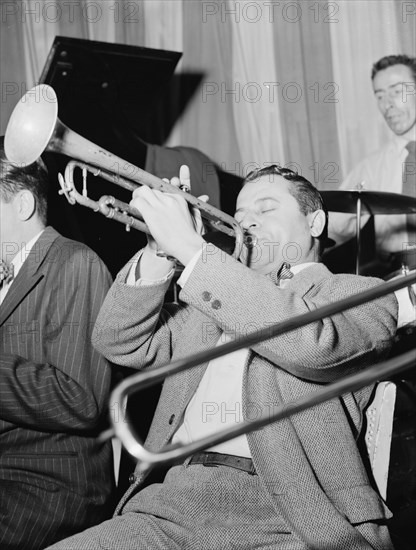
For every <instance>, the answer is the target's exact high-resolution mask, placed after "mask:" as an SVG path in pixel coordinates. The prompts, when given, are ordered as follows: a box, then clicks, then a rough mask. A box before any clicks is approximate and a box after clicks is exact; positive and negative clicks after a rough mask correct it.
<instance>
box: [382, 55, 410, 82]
mask: <svg viewBox="0 0 416 550" xmlns="http://www.w3.org/2000/svg"><path fill="white" fill-rule="evenodd" d="M394 65H406V67H409V69H410V70H411V71H412V75H413V80H414V81H415V82H416V57H409V56H408V55H404V54H400V55H386V56H385V57H382V58H381V59H379V60H378V61H377V62H376V63H374V65H373V68H372V69H371V80H374V77H375V76H376V74H377V73H378V72H379V71H384V69H388V68H389V67H393V66H394Z"/></svg>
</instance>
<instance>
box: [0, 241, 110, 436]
mask: <svg viewBox="0 0 416 550" xmlns="http://www.w3.org/2000/svg"><path fill="white" fill-rule="evenodd" d="M110 284H111V278H110V275H109V273H108V271H107V269H106V268H105V266H104V264H103V263H102V261H101V260H100V259H99V258H98V256H96V255H95V254H94V253H93V252H92V251H91V250H89V249H87V248H86V247H76V248H75V249H74V250H73V251H72V252H71V254H68V255H66V257H65V258H55V259H53V258H52V259H51V258H49V263H47V265H46V266H45V267H44V277H43V279H42V280H41V281H40V283H39V284H38V287H37V288H36V289H35V290H34V291H33V292H36V293H39V299H35V305H34V309H35V310H36V311H35V313H34V315H33V316H32V321H31V324H32V330H31V334H24V335H23V334H22V335H20V339H21V341H20V342H19V343H17V344H15V345H12V346H11V347H10V348H9V350H8V353H7V354H3V355H2V357H1V359H0V399H1V405H0V416H1V418H2V419H3V420H4V421H6V422H10V423H12V424H15V425H21V426H28V427H33V428H36V429H39V430H45V431H80V430H81V431H83V430H90V429H92V428H94V425H95V424H96V423H97V421H98V419H99V418H100V416H101V413H102V411H103V409H104V406H105V405H106V401H107V397H108V392H109V387H110V378H111V373H110V366H109V364H108V362H107V361H106V360H105V359H104V358H103V357H102V356H100V354H99V353H98V352H97V351H95V349H94V348H93V346H92V344H91V334H92V328H93V325H94V322H95V319H96V317H97V315H98V311H99V309H100V307H101V304H102V302H103V300H104V297H105V294H106V292H107V291H108V289H109V287H110ZM39 303H40V304H41V305H40V306H39ZM28 307H30V306H28ZM22 339H23V340H24V339H27V340H26V341H23V340H22ZM15 340H16V335H15ZM28 343H30V345H26V344H28ZM29 350H30V351H29ZM25 351H26V353H25ZM13 352H16V353H13Z"/></svg>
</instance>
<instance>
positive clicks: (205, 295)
mask: <svg viewBox="0 0 416 550" xmlns="http://www.w3.org/2000/svg"><path fill="white" fill-rule="evenodd" d="M211 298H212V294H211V292H207V291H205V292H203V293H202V299H203V300H204V302H209V301H210V300H211Z"/></svg>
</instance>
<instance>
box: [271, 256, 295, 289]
mask: <svg viewBox="0 0 416 550" xmlns="http://www.w3.org/2000/svg"><path fill="white" fill-rule="evenodd" d="M292 277H293V273H292V272H291V270H290V264H288V263H287V262H283V264H282V267H281V268H280V269H279V271H273V272H272V273H270V278H271V280H272V281H273V282H274V284H275V285H277V286H280V282H281V281H283V280H284V279H291V278H292Z"/></svg>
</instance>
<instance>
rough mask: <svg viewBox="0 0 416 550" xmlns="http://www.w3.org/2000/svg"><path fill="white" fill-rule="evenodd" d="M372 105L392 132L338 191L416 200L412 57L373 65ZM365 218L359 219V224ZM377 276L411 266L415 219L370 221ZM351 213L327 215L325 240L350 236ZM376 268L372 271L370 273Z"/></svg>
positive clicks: (415, 257) (415, 66) (415, 261)
mask: <svg viewBox="0 0 416 550" xmlns="http://www.w3.org/2000/svg"><path fill="white" fill-rule="evenodd" d="M371 79H372V85H373V90H374V96H375V98H376V101H377V106H378V108H379V110H380V112H381V114H382V115H383V117H384V119H385V121H386V123H387V125H388V127H389V128H390V130H391V131H392V138H391V140H390V141H389V142H388V143H386V145H384V146H383V147H382V148H381V149H379V150H378V151H376V152H374V153H372V154H371V155H369V156H368V157H366V158H365V159H364V160H362V161H361V162H360V163H359V164H358V165H357V166H356V167H355V168H354V169H353V170H352V171H351V172H350V173H349V174H348V176H347V177H346V179H345V180H344V182H343V183H342V185H341V186H340V189H341V190H357V189H359V186H360V184H363V190H364V191H384V192H390V193H403V194H405V195H408V196H411V197H416V157H415V145H416V58H414V57H408V56H406V55H390V56H387V57H383V58H382V59H380V60H379V61H377V63H375V64H374V66H373V69H372V73H371ZM368 219H369V218H368V216H365V217H363V218H362V225H364V224H365V223H366V222H367V220H368ZM374 227H375V241H376V242H375V248H376V253H377V256H378V260H379V261H380V263H378V264H377V266H376V267H375V268H373V272H375V273H376V274H377V275H379V276H384V275H387V274H389V273H391V272H393V271H395V270H397V269H399V268H400V267H401V264H402V262H405V263H406V264H408V267H409V268H410V269H414V268H415V267H416V215H406V214H405V213H403V214H386V215H384V214H383V215H376V216H375V217H374ZM355 234H356V219H355V215H354V214H341V213H331V217H330V221H329V235H330V237H332V238H333V239H334V240H335V241H336V242H337V244H341V243H343V242H344V241H346V240H348V239H351V238H352V237H355ZM374 269H375V271H374Z"/></svg>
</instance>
